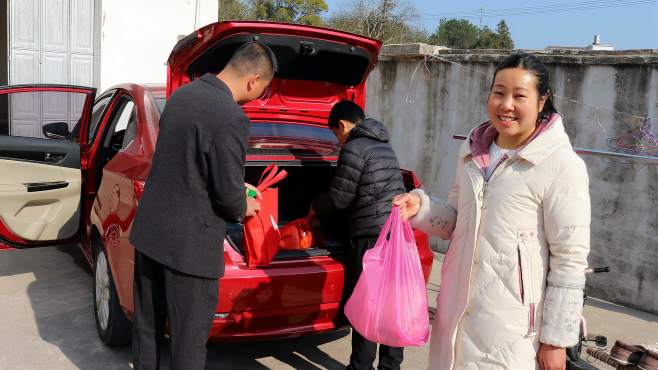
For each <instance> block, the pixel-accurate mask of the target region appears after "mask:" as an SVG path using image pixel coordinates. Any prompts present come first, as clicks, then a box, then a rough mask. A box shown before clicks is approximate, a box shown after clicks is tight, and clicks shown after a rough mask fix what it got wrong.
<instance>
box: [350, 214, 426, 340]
mask: <svg viewBox="0 0 658 370" xmlns="http://www.w3.org/2000/svg"><path fill="white" fill-rule="evenodd" d="M389 231H390V237H389V239H388V240H387V239H386V236H387V234H388V233H389ZM345 316H347V318H348V319H349V320H350V323H352V327H353V328H354V329H355V330H356V331H357V332H359V333H360V334H361V335H363V336H364V337H365V338H367V339H368V340H370V341H373V342H377V343H381V344H385V345H387V346H391V347H405V346H421V345H423V344H425V343H427V340H428V339H429V315H428V312H427V290H426V286H425V279H424V278H423V270H422V268H421V265H420V258H419V257H418V249H417V248H416V241H415V239H414V234H413V230H412V229H411V225H409V222H407V221H402V220H401V219H400V210H399V209H398V207H393V210H392V211H391V215H390V216H389V217H388V220H387V221H386V225H385V226H384V228H383V229H382V231H381V233H380V234H379V239H377V243H376V244H375V246H374V247H373V248H372V249H370V250H368V251H366V253H365V255H364V257H363V272H362V273H361V276H360V277H359V281H358V282H357V284H356V287H355V288H354V293H352V296H351V297H350V299H349V300H348V301H347V303H346V304H345Z"/></svg>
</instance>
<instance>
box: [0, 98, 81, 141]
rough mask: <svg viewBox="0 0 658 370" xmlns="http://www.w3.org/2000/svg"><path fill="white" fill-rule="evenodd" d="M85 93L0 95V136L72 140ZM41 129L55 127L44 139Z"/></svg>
mask: <svg viewBox="0 0 658 370" xmlns="http://www.w3.org/2000/svg"><path fill="white" fill-rule="evenodd" d="M86 98H87V95H86V94H83V93H71V92H61V91H42V92H14V93H10V94H6V95H4V94H3V95H0V135H2V136H20V137H30V138H39V139H56V140H62V139H73V140H76V139H77V137H72V135H71V133H72V132H74V128H75V127H76V125H77V124H78V121H79V120H80V117H81V116H82V110H83V108H84V103H85V99H86ZM44 126H48V127H53V126H57V129H56V130H51V131H50V132H53V133H56V135H51V137H50V138H46V136H44V133H43V128H44Z"/></svg>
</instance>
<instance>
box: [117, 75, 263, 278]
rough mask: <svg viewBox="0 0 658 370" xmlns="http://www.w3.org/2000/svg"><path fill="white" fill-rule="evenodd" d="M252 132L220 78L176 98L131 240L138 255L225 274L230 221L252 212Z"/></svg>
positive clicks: (190, 270)
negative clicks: (248, 193) (248, 171)
mask: <svg viewBox="0 0 658 370" xmlns="http://www.w3.org/2000/svg"><path fill="white" fill-rule="evenodd" d="M249 126H250V122H249V119H248V118H247V116H246V115H245V114H244V112H243V111H242V108H241V107H240V106H239V105H238V104H236V103H235V102H234V101H233V96H232V94H231V91H230V90H229V88H228V87H227V86H226V85H225V84H224V83H223V82H222V81H221V80H219V79H218V78H217V77H216V76H214V75H212V74H206V75H204V76H202V77H201V78H200V79H197V80H195V81H193V82H191V83H189V84H188V85H186V86H183V87H181V88H179V89H178V90H176V91H175V92H174V94H172V95H171V97H170V99H169V101H168V102H167V105H166V107H165V110H164V112H163V113H162V117H161V118H160V132H159V134H158V141H157V145H156V148H155V154H154V155H153V162H152V164H151V172H150V174H149V176H148V179H147V180H146V184H145V188H144V194H143V195H142V198H141V200H140V202H139V207H138V209H137V215H136V216H135V220H134V222H133V227H132V231H131V234H130V242H131V243H132V244H133V245H134V246H135V248H136V249H137V250H138V251H140V252H142V253H144V254H145V255H147V256H149V257H151V258H152V259H154V260H155V261H157V262H160V263H162V264H163V265H165V266H168V267H170V268H172V269H174V270H177V271H180V272H183V273H186V274H189V275H195V276H200V277H206V278H218V277H220V276H222V275H223V274H224V252H223V240H224V237H225V236H226V222H227V221H230V222H239V221H242V219H243V217H244V215H245V212H246V209H247V203H246V200H245V187H244V162H245V156H246V150H247V142H248V139H249Z"/></svg>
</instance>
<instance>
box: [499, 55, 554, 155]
mask: <svg viewBox="0 0 658 370" xmlns="http://www.w3.org/2000/svg"><path fill="white" fill-rule="evenodd" d="M545 102H546V96H540V95H539V91H538V90H537V77H536V76H535V75H533V74H532V73H530V72H528V71H527V70H525V69H523V68H506V69H503V70H500V71H498V73H497V74H496V78H495V80H494V83H493V86H492V88H491V92H490V93H489V99H488V101H487V112H488V114H489V119H490V120H491V122H492V123H493V126H494V128H495V129H496V131H498V138H497V139H496V143H497V144H498V145H499V146H502V147H504V148H506V149H516V148H517V147H519V146H520V145H521V144H523V142H524V141H525V140H526V139H527V138H528V137H530V135H532V133H533V132H534V131H535V127H536V124H537V118H538V117H539V112H541V110H542V109H543V107H544V103H545Z"/></svg>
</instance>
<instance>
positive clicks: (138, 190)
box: [133, 180, 144, 200]
mask: <svg viewBox="0 0 658 370" xmlns="http://www.w3.org/2000/svg"><path fill="white" fill-rule="evenodd" d="M133 189H134V191H135V200H139V199H140V198H141V197H142V194H143V193H144V181H141V180H133Z"/></svg>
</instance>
